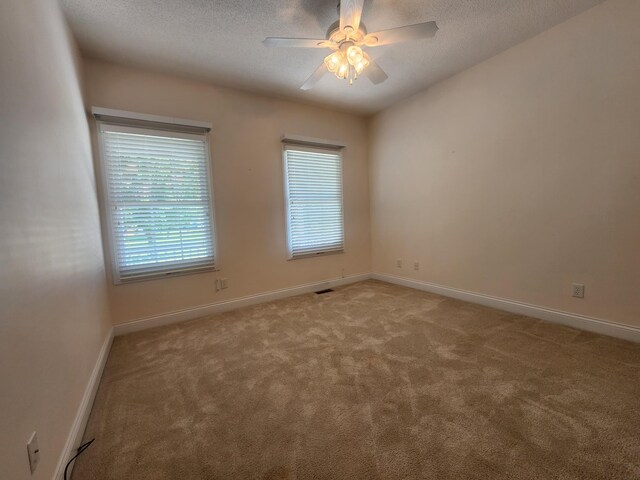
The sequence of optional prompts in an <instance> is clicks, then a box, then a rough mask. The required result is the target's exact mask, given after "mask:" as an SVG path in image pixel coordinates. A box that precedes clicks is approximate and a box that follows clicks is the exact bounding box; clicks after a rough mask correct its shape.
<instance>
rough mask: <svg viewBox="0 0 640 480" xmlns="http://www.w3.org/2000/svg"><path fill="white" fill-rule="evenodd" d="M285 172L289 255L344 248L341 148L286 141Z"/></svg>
mask: <svg viewBox="0 0 640 480" xmlns="http://www.w3.org/2000/svg"><path fill="white" fill-rule="evenodd" d="M284 172H285V196H286V203H287V243H288V254H289V258H290V259H293V258H300V257H306V256H312V255H319V254H325V253H339V252H342V251H343V250H344V225H343V218H342V154H341V153H340V151H339V150H332V149H324V148H322V149H321V148H311V147H304V146H297V145H285V147H284Z"/></svg>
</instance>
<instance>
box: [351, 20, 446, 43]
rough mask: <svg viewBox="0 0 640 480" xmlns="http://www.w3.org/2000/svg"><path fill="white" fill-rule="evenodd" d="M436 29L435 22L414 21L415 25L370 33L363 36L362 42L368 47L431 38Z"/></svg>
mask: <svg viewBox="0 0 640 480" xmlns="http://www.w3.org/2000/svg"><path fill="white" fill-rule="evenodd" d="M437 31H438V25H436V22H425V23H416V24H415V25H406V26H404V27H397V28H390V29H389V30H380V31H379V32H373V33H370V34H368V35H367V36H366V37H365V38H364V43H365V45H367V46H368V47H378V46H380V45H389V44H390V43H398V42H406V41H408V40H420V39H422V38H431V37H433V36H434V35H435V34H436V33H437Z"/></svg>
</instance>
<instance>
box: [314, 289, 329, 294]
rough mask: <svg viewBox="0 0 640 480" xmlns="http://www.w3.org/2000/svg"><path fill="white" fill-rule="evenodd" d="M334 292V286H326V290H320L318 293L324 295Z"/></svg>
mask: <svg viewBox="0 0 640 480" xmlns="http://www.w3.org/2000/svg"><path fill="white" fill-rule="evenodd" d="M329 292H333V288H325V289H324V290H318V291H317V292H316V295H322V294H323V293H329Z"/></svg>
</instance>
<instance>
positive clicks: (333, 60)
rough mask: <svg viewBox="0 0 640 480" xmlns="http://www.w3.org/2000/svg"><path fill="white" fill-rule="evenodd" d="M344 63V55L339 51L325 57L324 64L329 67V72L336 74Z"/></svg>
mask: <svg viewBox="0 0 640 480" xmlns="http://www.w3.org/2000/svg"><path fill="white" fill-rule="evenodd" d="M344 61H345V60H344V55H343V54H342V52H341V51H339V50H338V51H335V52H333V53H332V54H330V55H328V56H327V57H325V59H324V64H325V65H326V66H327V70H329V71H330V72H331V73H335V72H336V71H337V70H338V69H339V68H340V65H342V64H343V63H344Z"/></svg>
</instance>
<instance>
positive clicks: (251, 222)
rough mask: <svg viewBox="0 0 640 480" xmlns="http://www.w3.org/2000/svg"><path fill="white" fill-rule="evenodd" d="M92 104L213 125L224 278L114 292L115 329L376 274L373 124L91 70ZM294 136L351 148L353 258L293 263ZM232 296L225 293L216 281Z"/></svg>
mask: <svg viewBox="0 0 640 480" xmlns="http://www.w3.org/2000/svg"><path fill="white" fill-rule="evenodd" d="M84 72H85V88H86V92H87V96H86V105H87V107H90V106H100V107H107V108H115V109H121V110H129V111H134V112H141V113H150V114H156V115H168V116H173V117H181V118H188V119H193V120H203V121H208V122H211V123H212V124H213V130H212V132H211V133H210V146H211V159H212V165H213V177H214V179H213V183H214V196H215V207H216V227H217V236H218V247H219V248H218V252H219V268H220V271H219V272H210V273H200V274H196V275H186V276H180V277H173V278H170V279H161V280H149V281H144V282H138V283H131V284H126V285H118V286H113V285H111V286H110V300H111V307H112V313H113V321H114V323H121V322H126V321H129V320H135V319H139V318H144V317H148V316H152V315H157V314H163V313H168V312H171V311H176V310H181V309H185V308H191V307H196V306H200V305H206V304H211V303H217V302H221V301H224V300H229V299H233V298H238V297H242V296H246V295H251V294H256V293H260V292H267V291H271V290H276V289H281V288H285V287H292V286H296V285H300V284H304V283H310V282H317V281H322V280H326V279H333V278H338V277H340V276H341V275H342V274H343V273H344V275H353V274H359V273H364V272H369V271H370V268H371V266H370V258H371V254H370V232H369V191H368V187H369V183H368V170H367V151H366V149H367V125H366V122H365V120H364V119H363V118H361V117H358V116H354V115H350V114H345V113H340V112H336V111H332V110H327V109H324V108H320V107H315V106H307V105H303V104H299V103H292V102H288V101H280V100H278V99H273V98H267V97H263V96H259V95H253V94H249V93H244V92H240V91H235V90H230V89H225V88H218V87H215V86H212V85H209V84H206V83H200V82H195V81H190V80H185V79H182V78H178V77H172V76H168V75H162V74H156V73H153V72H149V71H144V70H138V69H133V68H127V67H122V66H117V65H114V64H109V63H103V62H98V61H93V60H87V61H86V62H85V69H84ZM284 133H289V134H298V135H306V136H312V137H319V138H326V139H336V140H343V141H345V142H346V144H347V148H345V150H344V153H343V155H344V179H343V181H344V208H345V210H344V219H345V236H346V239H345V253H344V254H341V255H329V256H325V257H319V258H309V259H300V260H293V261H287V260H286V244H285V217H284V197H283V177H282V147H281V143H280V138H281V137H282V135H283V134H284ZM216 277H221V278H227V279H228V285H229V288H228V289H227V290H224V291H221V292H218V293H216V292H215V283H214V282H215V278H216Z"/></svg>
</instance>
